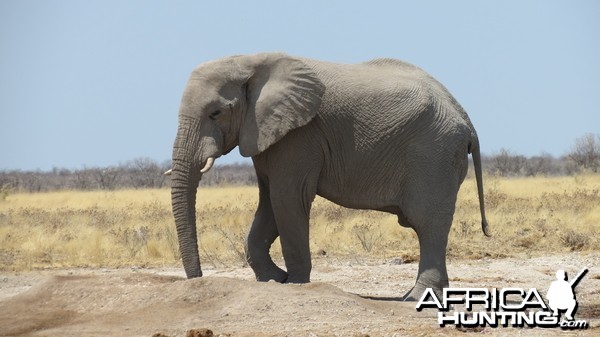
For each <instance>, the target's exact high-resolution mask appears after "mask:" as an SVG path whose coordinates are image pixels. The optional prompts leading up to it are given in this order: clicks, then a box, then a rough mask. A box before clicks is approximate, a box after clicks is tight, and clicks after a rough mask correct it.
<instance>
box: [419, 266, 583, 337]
mask: <svg viewBox="0 0 600 337" xmlns="http://www.w3.org/2000/svg"><path fill="white" fill-rule="evenodd" d="M587 272H588V269H587V268H584V269H583V270H582V271H580V272H579V274H577V276H575V278H573V279H572V280H571V281H570V282H569V281H568V278H567V273H566V272H565V271H564V270H558V271H557V272H556V281H554V282H552V284H551V285H550V288H548V293H547V294H546V298H547V299H548V304H546V302H544V300H543V299H542V296H541V295H540V293H539V292H538V290H537V289H536V288H530V289H528V290H526V289H523V288H502V289H497V288H492V289H488V288H445V289H444V290H443V292H442V294H441V295H442V297H441V300H440V298H438V294H436V293H435V292H434V291H433V289H432V288H427V289H426V290H425V293H423V296H421V299H420V300H419V302H418V303H417V305H416V307H415V308H416V309H417V311H421V310H422V309H423V308H437V309H438V310H439V311H438V323H439V324H440V326H441V327H444V326H446V325H455V326H457V327H478V326H480V327H485V326H490V327H498V326H504V327H507V326H513V327H524V326H527V327H532V328H533V327H543V328H557V327H560V328H562V329H586V328H587V327H588V322H587V321H584V320H579V321H576V320H575V319H574V315H575V312H576V311H577V299H576V297H575V287H577V284H578V283H579V282H580V281H581V279H582V278H583V276H585V274H586V273H587ZM454 304H464V305H465V310H466V312H465V311H457V310H453V308H452V306H453V305H454ZM474 305H479V306H482V307H483V309H484V310H481V311H473V306H474ZM450 311H452V312H450ZM561 312H565V318H566V320H560V316H561V315H560V314H561Z"/></svg>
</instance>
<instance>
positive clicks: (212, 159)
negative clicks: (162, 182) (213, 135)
mask: <svg viewBox="0 0 600 337" xmlns="http://www.w3.org/2000/svg"><path fill="white" fill-rule="evenodd" d="M214 164H215V157H208V159H207V160H206V163H205V164H204V167H203V168H202V169H201V170H200V173H202V174H204V173H206V172H208V171H210V169H211V168H212V167H213V165H214ZM171 174H173V169H172V168H170V169H168V170H167V171H165V173H163V175H166V176H170V175H171Z"/></svg>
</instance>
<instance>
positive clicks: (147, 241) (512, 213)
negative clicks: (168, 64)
mask: <svg viewBox="0 0 600 337" xmlns="http://www.w3.org/2000/svg"><path fill="white" fill-rule="evenodd" d="M485 183H486V205H487V211H488V220H489V222H490V226H491V228H492V232H493V237H492V238H486V237H484V236H483V234H482V233H481V228H480V217H479V208H478V202H477V193H476V188H475V183H474V180H473V179H468V180H467V181H466V182H465V183H464V184H463V187H462V189H461V191H460V194H459V201H458V204H457V211H456V214H455V217H454V224H453V227H452V230H451V235H450V244H449V248H448V253H449V257H450V258H460V259H462V258H466V259H477V258H482V257H492V258H497V257H505V256H523V255H524V256H533V255H542V254H550V253H560V252H566V251H572V250H578V251H598V250H600V238H599V236H598V232H599V231H600V175H587V176H578V177H559V178H523V179H506V178H497V177H486V180H485ZM257 197H258V193H257V189H256V188H254V187H236V188H207V189H201V190H200V191H199V196H198V205H197V208H198V224H199V226H198V233H199V238H200V247H201V248H200V254H201V258H202V260H203V263H204V264H205V265H206V264H208V265H213V266H216V267H223V266H238V265H242V264H243V263H244V257H243V239H244V237H245V234H246V231H247V228H248V224H249V223H250V222H251V221H252V218H253V216H254V211H255V208H256V204H257ZM311 249H312V251H313V253H315V255H317V254H318V255H327V256H328V257H329V258H334V259H336V258H337V259H348V258H351V259H361V258H382V259H390V260H391V259H398V258H400V259H402V260H404V261H414V260H416V259H418V243H417V239H416V236H415V234H414V232H413V231H412V230H409V229H406V228H402V227H400V226H399V225H398V223H397V219H396V217H395V216H392V215H389V214H384V213H380V212H373V211H358V210H350V209H345V208H343V207H339V206H336V205H334V204H332V203H330V202H328V201H326V200H324V199H321V198H317V200H316V201H315V203H314V206H313V211H312V219H311ZM272 255H273V256H274V257H275V258H277V257H280V256H281V248H280V247H279V244H278V243H277V242H276V244H275V245H274V246H273V248H272ZM178 256H179V252H178V246H177V237H176V233H175V229H174V224H173V218H172V215H171V207H170V192H169V190H132V191H115V192H52V193H38V194H9V195H5V196H3V198H0V270H5V271H11V270H16V271H18V270H28V269H39V268H67V267H123V266H148V267H150V266H173V265H178V263H179V262H178V260H179V258H178Z"/></svg>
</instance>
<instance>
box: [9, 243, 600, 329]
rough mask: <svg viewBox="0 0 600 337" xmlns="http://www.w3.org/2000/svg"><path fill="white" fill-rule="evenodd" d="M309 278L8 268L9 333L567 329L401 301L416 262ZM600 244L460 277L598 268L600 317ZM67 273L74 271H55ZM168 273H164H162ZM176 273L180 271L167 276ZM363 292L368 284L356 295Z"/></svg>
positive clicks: (466, 265)
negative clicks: (502, 322) (441, 320)
mask: <svg viewBox="0 0 600 337" xmlns="http://www.w3.org/2000/svg"><path fill="white" fill-rule="evenodd" d="M315 262H316V263H315V265H314V270H313V275H312V279H313V281H314V283H311V284H306V285H282V284H278V283H274V282H269V283H260V282H256V281H254V280H253V278H254V277H253V274H252V271H251V270H250V269H249V268H233V269H227V270H218V269H212V270H211V269H207V270H206V273H205V275H206V277H203V278H199V279H193V280H186V279H184V278H183V277H182V276H181V275H183V271H182V270H181V268H176V269H173V270H170V269H169V270H152V269H135V270H98V269H96V270H94V269H79V270H68V271H46V272H32V273H29V274H28V273H23V274H16V275H10V274H4V275H0V336H78V337H79V336H103V337H104V336H143V337H151V336H156V337H159V336H160V337H167V336H168V337H183V336H211V334H212V336H214V337H219V336H222V337H238V336H253V337H266V336H290V337H300V336H301V337H326V336H327V337H328V336H344V337H346V336H349V337H355V336H361V337H364V336H370V337H379V336H389V337H393V336H397V337H399V336H414V335H421V336H429V335H442V334H443V335H447V336H465V333H473V332H482V333H484V334H486V335H492V336H502V335H512V334H526V335H532V336H554V335H562V334H564V333H565V331H562V330H560V329H543V328H536V329H520V328H489V327H486V328H483V329H479V330H478V329H456V328H454V327H452V326H449V327H445V328H440V327H439V326H438V325H437V319H436V318H437V310H431V311H428V310H424V311H423V312H417V311H416V310H415V303H402V302H399V301H398V297H397V296H399V295H400V294H401V293H404V292H405V291H406V290H408V289H409V288H410V286H411V285H412V284H413V283H414V276H415V275H416V268H417V265H416V264H389V263H381V262H370V263H367V262H364V263H358V262H356V261H355V262H352V261H342V262H339V263H335V261H330V260H316V261H315ZM599 266H600V254H598V253H589V254H579V253H571V254H563V255H559V254H557V255H553V256H546V257H538V258H529V259H498V260H494V259H489V260H478V261H457V262H451V264H450V266H449V270H451V271H452V276H451V280H450V284H451V286H453V287H489V288H504V287H521V288H531V287H535V288H537V289H540V292H542V293H544V292H545V291H546V289H548V287H549V285H550V284H551V282H552V281H554V280H555V279H556V276H555V273H556V270H557V269H559V268H562V269H565V270H568V272H569V273H571V274H573V275H574V274H575V273H577V271H579V270H581V268H583V267H588V268H589V269H590V273H589V274H588V275H586V277H585V278H584V279H583V280H582V282H581V283H580V284H579V285H578V286H577V300H578V303H579V310H578V311H577V314H576V317H577V318H578V319H586V320H588V321H589V322H590V328H588V329H587V330H582V331H576V333H577V334H578V335H590V336H591V335H597V334H598V329H599V328H598V327H599V326H600V321H599V316H598V313H599V312H600V310H599V309H598V308H600V301H599V300H598V294H599V293H600V276H599V274H598V270H599V269H598V268H599ZM57 274H67V276H56V275H57ZM159 274H162V275H159ZM165 274H168V275H177V276H165ZM355 294H360V295H361V296H359V295H355Z"/></svg>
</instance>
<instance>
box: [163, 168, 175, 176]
mask: <svg viewBox="0 0 600 337" xmlns="http://www.w3.org/2000/svg"><path fill="white" fill-rule="evenodd" d="M171 173H173V169H168V170H167V171H165V173H163V176H170V175H171Z"/></svg>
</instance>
